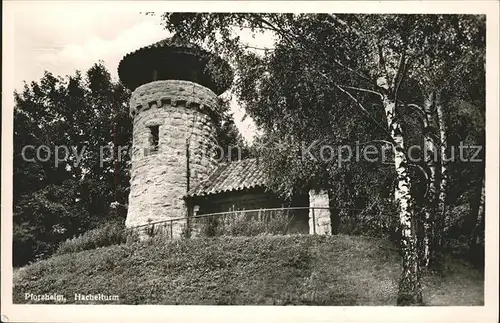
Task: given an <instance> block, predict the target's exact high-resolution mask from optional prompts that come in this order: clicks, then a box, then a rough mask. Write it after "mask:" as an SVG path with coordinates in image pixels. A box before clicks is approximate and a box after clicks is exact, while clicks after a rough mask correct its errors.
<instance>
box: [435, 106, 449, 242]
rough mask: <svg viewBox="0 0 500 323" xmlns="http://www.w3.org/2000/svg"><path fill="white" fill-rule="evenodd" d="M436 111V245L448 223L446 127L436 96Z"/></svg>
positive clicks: (442, 111)
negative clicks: (437, 142)
mask: <svg viewBox="0 0 500 323" xmlns="http://www.w3.org/2000/svg"><path fill="white" fill-rule="evenodd" d="M436 112H437V121H438V126H439V140H440V143H441V146H440V158H439V160H440V162H441V169H440V171H441V174H440V175H441V177H440V183H439V197H438V212H437V214H438V223H439V226H438V227H437V228H436V229H437V230H438V231H437V232H436V234H437V235H438V246H439V247H440V246H442V244H443V240H442V237H443V233H444V232H445V231H446V226H447V224H448V223H449V219H448V210H447V206H446V202H447V195H448V160H447V158H446V151H447V148H448V144H447V129H446V118H445V115H444V109H443V106H442V105H441V104H440V102H439V98H436Z"/></svg>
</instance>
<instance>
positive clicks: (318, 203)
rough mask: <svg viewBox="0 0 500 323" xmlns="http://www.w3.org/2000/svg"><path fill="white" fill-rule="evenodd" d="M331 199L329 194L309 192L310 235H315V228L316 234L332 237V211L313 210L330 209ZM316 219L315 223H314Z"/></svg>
mask: <svg viewBox="0 0 500 323" xmlns="http://www.w3.org/2000/svg"><path fill="white" fill-rule="evenodd" d="M329 201H330V199H329V198H328V192H326V191H324V190H321V191H318V192H316V191H314V190H310V191H309V207H310V209H309V233H310V234H313V233H314V228H316V234H322V235H330V234H332V225H331V220H330V209H314V210H313V209H312V208H314V207H321V208H323V207H324V208H328V207H330V206H329V204H330V203H329ZM313 212H314V216H313ZM313 218H314V221H313ZM313 222H314V223H313ZM313 224H315V226H313Z"/></svg>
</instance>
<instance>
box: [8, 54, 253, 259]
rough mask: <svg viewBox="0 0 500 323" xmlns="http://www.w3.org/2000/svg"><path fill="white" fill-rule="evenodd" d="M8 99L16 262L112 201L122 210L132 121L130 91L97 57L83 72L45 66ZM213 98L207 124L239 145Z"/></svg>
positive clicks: (37, 253)
mask: <svg viewBox="0 0 500 323" xmlns="http://www.w3.org/2000/svg"><path fill="white" fill-rule="evenodd" d="M14 97H15V108H14V163H13V165H14V187H13V189H14V192H13V193H14V221H13V222H14V249H13V258H14V259H13V262H14V265H15V266H20V265H24V264H26V263H28V262H30V261H33V260H35V259H39V258H43V257H46V256H48V255H50V254H51V253H52V252H54V251H55V250H56V248H57V245H58V244H59V243H60V242H62V241H64V240H66V239H68V238H70V237H73V236H75V235H79V234H82V233H84V232H86V231H88V230H90V229H93V228H97V227H99V226H100V225H103V224H104V223H106V222H108V220H110V219H112V218H113V217H114V216H115V213H116V210H115V209H113V208H112V206H113V203H115V204H116V203H118V204H119V206H120V207H121V208H122V209H124V208H126V205H127V203H128V194H129V180H130V175H129V168H130V155H129V154H128V153H129V151H130V147H131V144H132V142H131V139H132V122H131V119H130V117H129V114H128V100H129V97H130V92H129V91H128V90H127V89H126V88H125V87H123V86H122V85H121V84H120V83H116V82H114V81H113V80H112V79H111V76H110V74H109V72H108V71H107V69H106V68H105V66H104V65H103V64H102V63H101V62H99V63H98V64H95V65H94V66H92V67H91V68H90V69H89V70H88V71H86V73H85V74H83V75H82V73H81V72H79V71H76V72H75V73H74V74H73V75H70V76H67V77H66V78H62V77H56V76H54V75H52V74H51V73H50V72H46V73H45V74H44V76H43V77H42V78H41V79H40V80H39V81H38V82H31V83H30V84H27V83H26V84H25V85H24V88H23V89H22V90H21V91H16V92H15V93H14ZM220 103H221V107H220V111H219V112H220V113H219V114H217V115H215V120H214V123H215V129H216V137H217V139H218V140H219V143H220V145H221V147H223V148H226V146H228V145H239V146H240V147H243V148H244V147H245V144H244V142H243V139H242V137H241V135H240V134H239V132H238V130H237V128H236V127H235V124H234V120H233V118H232V115H231V114H230V112H229V106H228V104H227V103H224V102H222V101H221V102H220ZM41 146H46V147H47V148H41V149H40V154H39V156H36V152H37V149H39V147H41ZM26 147H27V148H28V149H24V150H23V148H26ZM58 147H59V148H58ZM65 147H67V149H68V152H65V151H64V150H65ZM118 147H121V148H123V149H122V150H121V151H118ZM47 149H48V150H50V153H49V152H48V151H47ZM243 150H244V149H243ZM56 151H59V158H58V159H57V160H56V158H57V157H56V154H55V153H56ZM23 152H24V153H25V156H24V157H27V159H29V160H27V159H26V158H24V157H23ZM121 216H125V213H124V212H121Z"/></svg>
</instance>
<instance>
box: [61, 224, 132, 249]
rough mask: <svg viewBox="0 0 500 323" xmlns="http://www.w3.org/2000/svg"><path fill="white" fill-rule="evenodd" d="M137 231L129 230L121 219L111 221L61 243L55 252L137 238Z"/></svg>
mask: <svg viewBox="0 0 500 323" xmlns="http://www.w3.org/2000/svg"><path fill="white" fill-rule="evenodd" d="M134 233H135V232H133V231H130V230H127V229H126V227H125V224H124V223H123V222H121V221H116V220H115V221H110V222H108V223H106V224H104V225H102V226H100V227H98V228H96V229H92V230H89V231H87V232H85V233H83V234H81V235H79V236H77V237H73V238H71V239H68V240H66V241H63V242H62V243H60V244H59V246H58V248H57V250H56V252H55V254H57V255H60V254H65V253H75V252H80V251H83V250H89V249H96V248H101V247H107V246H112V245H117V244H122V243H126V242H129V243H130V242H132V241H134V240H136V239H137V237H134V236H133V235H134Z"/></svg>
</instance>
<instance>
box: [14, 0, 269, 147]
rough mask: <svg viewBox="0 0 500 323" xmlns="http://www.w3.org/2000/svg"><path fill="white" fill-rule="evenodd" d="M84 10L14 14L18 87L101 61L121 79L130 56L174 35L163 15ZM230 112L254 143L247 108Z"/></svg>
mask: <svg viewBox="0 0 500 323" xmlns="http://www.w3.org/2000/svg"><path fill="white" fill-rule="evenodd" d="M83 9H84V8H82V10H79V9H78V7H76V8H75V7H74V6H73V7H66V6H64V5H62V3H61V2H52V3H45V4H44V6H43V7H42V8H40V9H36V8H32V9H30V8H29V7H28V8H26V9H24V10H22V14H19V13H18V14H16V15H15V17H14V23H13V29H14V30H13V36H14V44H13V45H14V50H13V51H14V77H13V80H14V87H15V88H16V89H20V88H21V87H22V86H23V81H27V82H28V83H29V82H31V81H37V80H39V79H40V78H41V77H42V76H43V73H44V71H45V70H47V71H50V72H51V73H53V74H54V75H60V76H65V75H70V74H73V73H74V72H75V70H77V69H78V70H81V71H86V70H87V69H88V68H90V67H91V66H92V65H93V64H94V63H96V62H98V61H99V60H102V61H104V65H105V66H106V67H107V69H108V70H109V71H110V73H111V75H112V77H113V79H114V80H117V79H118V76H117V68H118V63H119V61H120V60H121V58H122V57H123V56H124V55H125V54H127V53H129V52H131V51H134V50H136V49H138V48H140V47H142V46H146V45H149V44H151V43H154V42H156V41H159V40H161V39H164V38H166V37H169V36H170V34H169V33H167V31H165V30H164V29H163V28H162V26H161V24H160V18H159V16H149V15H145V14H144V13H140V12H127V11H125V12H116V11H115V12H110V11H99V10H83ZM242 36H243V37H242V38H243V39H246V40H247V43H249V44H251V45H254V46H264V47H270V46H271V45H272V38H271V37H269V36H260V37H257V38H256V39H253V38H252V37H251V36H250V35H249V34H243V35H242ZM231 110H232V112H233V115H234V119H235V122H236V125H237V126H238V128H239V130H240V132H241V133H242V135H243V136H244V138H245V139H246V140H247V141H248V142H251V141H252V138H253V136H254V134H255V131H256V127H255V124H254V123H253V121H252V120H251V118H243V116H244V109H242V108H241V107H240V106H239V105H238V104H237V103H236V101H235V99H233V100H232V101H231ZM243 119H244V120H243Z"/></svg>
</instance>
